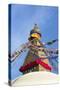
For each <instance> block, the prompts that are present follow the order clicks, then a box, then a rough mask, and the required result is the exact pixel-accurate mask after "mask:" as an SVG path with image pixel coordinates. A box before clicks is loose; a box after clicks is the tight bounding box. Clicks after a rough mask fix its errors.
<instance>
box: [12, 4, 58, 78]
mask: <svg viewBox="0 0 60 90" xmlns="http://www.w3.org/2000/svg"><path fill="white" fill-rule="evenodd" d="M35 23H36V24H38V26H39V28H40V32H41V34H42V38H41V41H42V42H47V41H51V40H53V39H57V38H58V8H57V7H51V6H36V5H20V4H12V5H11V52H12V53H13V52H14V51H15V50H16V49H17V48H18V47H19V46H20V45H21V44H23V43H26V42H27V41H28V37H29V33H30V31H31V29H32V28H33V27H34V24H35ZM47 48H57V43H55V44H53V45H51V46H49V47H48V46H47ZM27 51H28V50H27ZM27 51H26V52H24V53H22V54H21V56H19V57H18V58H17V59H16V61H15V62H13V63H12V73H11V75H12V79H15V78H16V77H18V76H20V75H22V73H21V72H19V67H20V66H21V65H23V62H24V59H25V56H26V55H27Z"/></svg>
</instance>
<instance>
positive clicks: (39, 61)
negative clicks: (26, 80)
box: [19, 24, 51, 74]
mask: <svg viewBox="0 0 60 90" xmlns="http://www.w3.org/2000/svg"><path fill="white" fill-rule="evenodd" d="M41 38H42V35H41V32H40V29H39V27H38V26H37V24H35V25H34V28H33V29H32V30H31V31H30V36H29V38H28V40H29V42H30V43H31V46H29V47H28V48H29V52H28V54H27V56H26V58H25V61H24V63H23V66H22V67H21V68H20V69H19V70H20V71H21V72H22V73H23V74H26V73H29V72H34V71H51V66H50V63H49V59H48V58H47V56H48V53H47V51H46V48H45V47H44V45H43V43H42V42H41Z"/></svg>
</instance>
